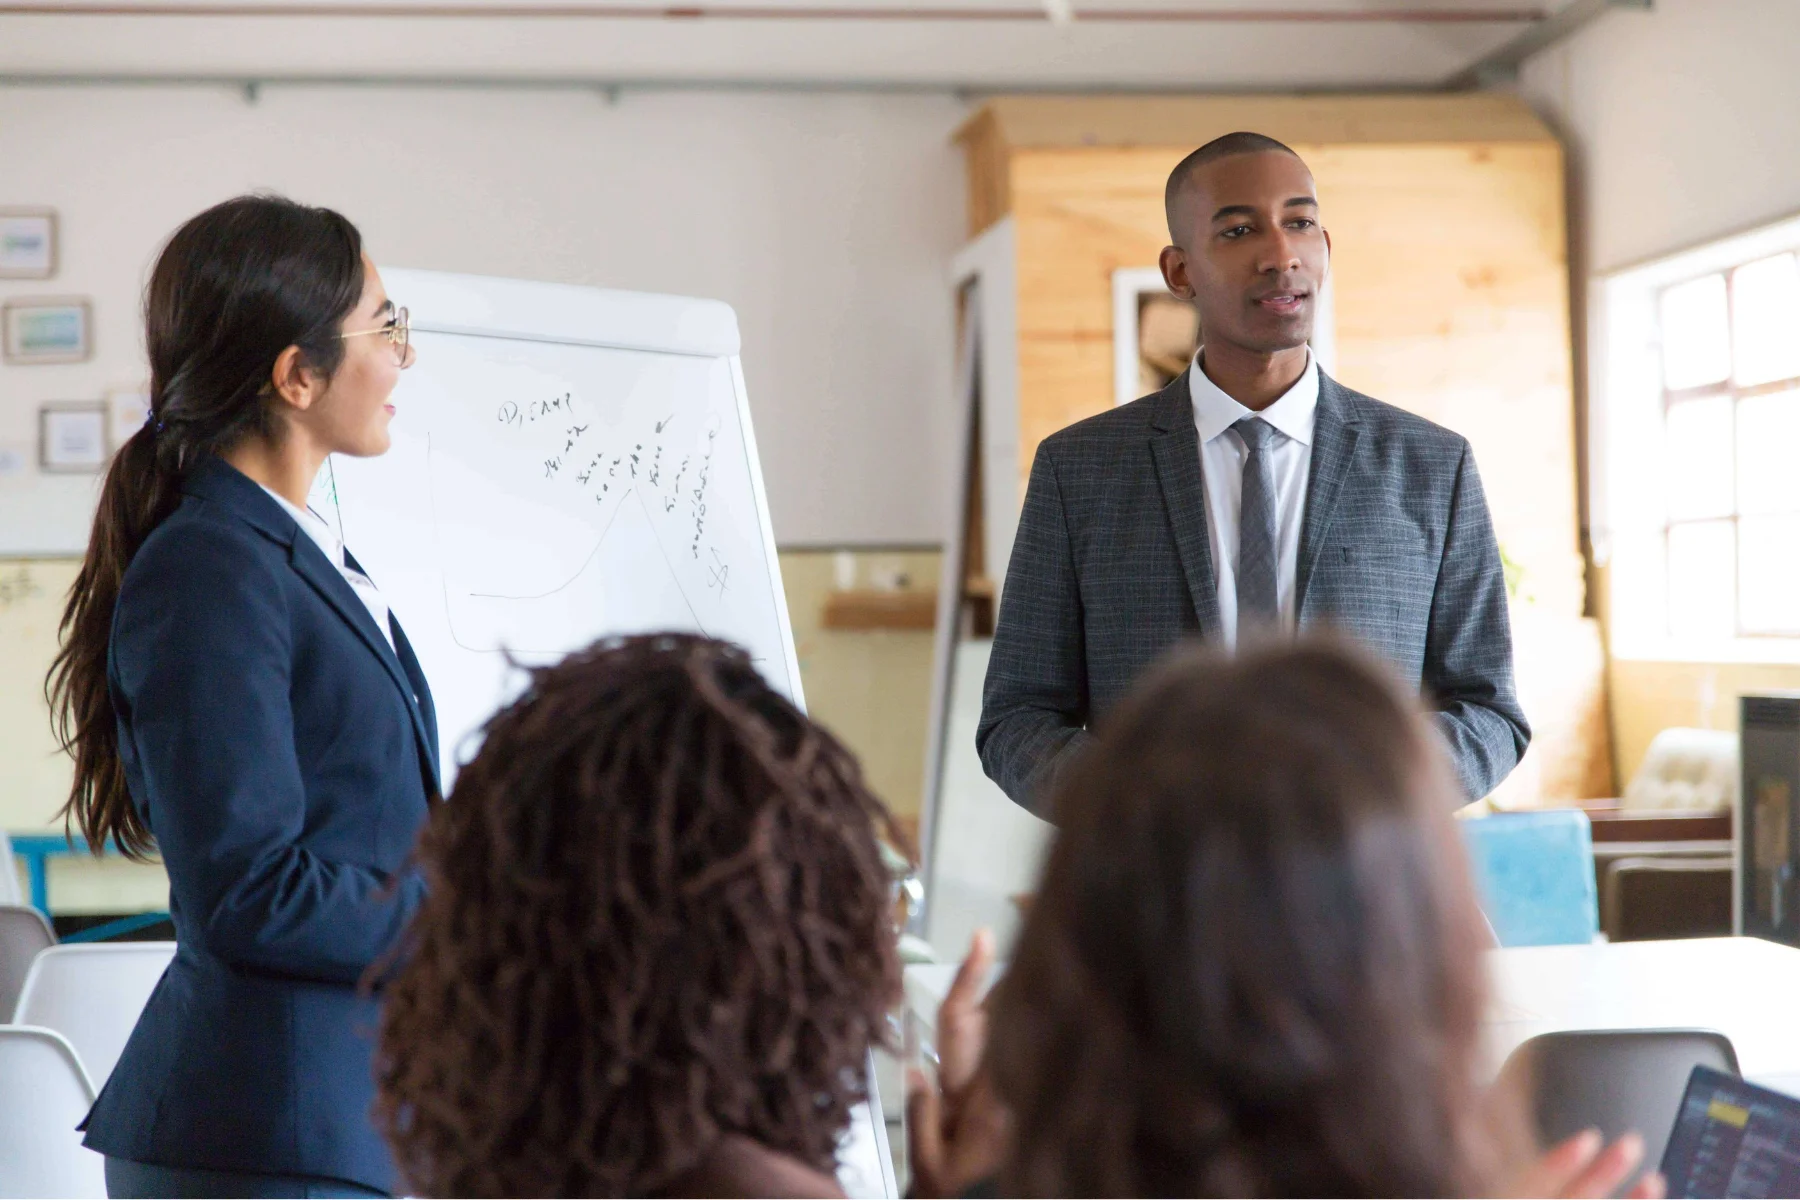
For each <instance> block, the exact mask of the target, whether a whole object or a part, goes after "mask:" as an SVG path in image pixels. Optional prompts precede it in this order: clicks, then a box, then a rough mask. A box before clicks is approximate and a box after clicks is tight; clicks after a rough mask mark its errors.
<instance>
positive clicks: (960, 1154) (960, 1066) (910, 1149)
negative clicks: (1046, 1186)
mask: <svg viewBox="0 0 1800 1200" xmlns="http://www.w3.org/2000/svg"><path fill="white" fill-rule="evenodd" d="M993 965H994V939H993V936H992V935H991V934H990V933H988V931H987V930H985V929H983V930H980V931H979V932H977V933H976V934H975V938H974V940H973V941H972V942H971V943H970V944H969V953H968V956H967V957H966V958H964V959H963V963H962V966H961V967H960V968H958V970H957V972H956V978H955V980H954V981H953V982H952V983H951V984H950V990H949V991H948V992H947V993H945V995H944V1001H943V1003H942V1004H940V1005H938V1018H937V1052H938V1081H937V1084H936V1086H933V1084H932V1082H931V1080H930V1078H929V1077H927V1076H926V1074H925V1072H923V1071H921V1070H919V1069H918V1068H916V1067H915V1068H913V1069H911V1070H909V1071H908V1072H907V1081H906V1092H907V1096H906V1142H907V1162H908V1165H909V1167H910V1168H911V1170H912V1187H911V1188H910V1189H909V1192H910V1194H911V1195H914V1196H936V1197H943V1196H960V1195H962V1194H963V1193H964V1192H966V1191H968V1190H969V1188H971V1187H973V1186H974V1185H976V1184H978V1183H981V1182H982V1181H983V1180H986V1179H991V1178H992V1177H993V1176H994V1174H995V1173H996V1172H998V1171H999V1169H1000V1159H1001V1156H1002V1154H1003V1153H1004V1149H1005V1144H1006V1114H1005V1111H1004V1110H1003V1109H1002V1108H1001V1106H1000V1102H999V1100H998V1099H997V1098H996V1097H995V1095H994V1089H993V1083H992V1081H991V1080H990V1079H989V1077H988V1073H987V1069H986V1066H985V1065H984V1063H983V1061H982V1059H983V1056H984V1054H985V1053H986V1051H987V1007H986V1004H985V1003H984V1002H983V1000H982V996H981V985H982V983H983V982H984V981H985V980H986V979H987V976H988V973H989V971H990V970H992V968H993Z"/></svg>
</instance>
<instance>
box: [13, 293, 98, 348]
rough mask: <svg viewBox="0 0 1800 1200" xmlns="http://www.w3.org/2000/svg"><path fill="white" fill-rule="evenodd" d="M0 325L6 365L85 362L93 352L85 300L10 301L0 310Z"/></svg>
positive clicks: (89, 316)
mask: <svg viewBox="0 0 1800 1200" xmlns="http://www.w3.org/2000/svg"><path fill="white" fill-rule="evenodd" d="M0 321H3V322H4V324H5V331H4V332H5V339H6V343H5V352H6V361H7V362H9V363H19V364H21V365H23V364H26V363H72V362H85V361H86V360H87V357H88V355H90V354H91V353H92V352H93V344H92V341H91V335H90V332H89V331H90V328H91V327H92V325H93V317H92V310H91V309H90V307H89V305H88V302H87V301H86V300H82V299H66V298H62V299H35V298H34V299H28V300H10V301H8V302H7V304H6V306H5V308H4V309H0Z"/></svg>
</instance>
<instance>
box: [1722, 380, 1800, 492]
mask: <svg viewBox="0 0 1800 1200" xmlns="http://www.w3.org/2000/svg"><path fill="white" fill-rule="evenodd" d="M1797 452H1800V390H1794V391H1786V392H1773V393H1771V394H1769V395H1766V396H1746V397H1745V398H1744V399H1742V400H1739V401H1738V409H1737V455H1738V456H1737V483H1738V511H1739V512H1746V513H1768V512H1800V470H1796V469H1795V460H1794V455H1795V454H1796V453H1797Z"/></svg>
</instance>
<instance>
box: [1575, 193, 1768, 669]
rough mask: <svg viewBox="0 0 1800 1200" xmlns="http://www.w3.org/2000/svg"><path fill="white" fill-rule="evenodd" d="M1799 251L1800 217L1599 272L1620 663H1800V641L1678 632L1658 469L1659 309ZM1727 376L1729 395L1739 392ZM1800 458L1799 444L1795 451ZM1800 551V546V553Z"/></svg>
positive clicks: (1605, 516)
mask: <svg viewBox="0 0 1800 1200" xmlns="http://www.w3.org/2000/svg"><path fill="white" fill-rule="evenodd" d="M1794 251H1800V215H1796V216H1793V217H1789V218H1787V219H1785V220H1782V221H1778V222H1775V223H1774V224H1772V225H1766V226H1763V227H1761V228H1758V229H1754V230H1750V231H1748V232H1746V233H1741V234H1737V235H1734V236H1731V237H1726V238H1722V239H1720V240H1718V241H1714V242H1709V243H1707V244H1705V245H1703V246H1698V247H1695V248H1693V249H1691V250H1686V251H1682V252H1680V253H1677V254H1672V255H1668V256H1666V257H1662V258H1658V259H1654V260H1652V261H1649V262H1645V263H1641V264H1638V265H1636V266H1632V267H1627V268H1624V269H1621V270H1618V271H1613V272H1609V273H1606V274H1603V275H1598V276H1596V277H1594V279H1593V280H1592V283H1591V286H1590V288H1589V292H1588V295H1589V321H1588V330H1589V339H1588V363H1589V371H1588V381H1589V385H1588V513H1589V534H1590V537H1591V539H1592V544H1593V548H1594V561H1595V562H1596V563H1597V564H1599V565H1601V566H1605V567H1607V568H1609V579H1610V592H1611V595H1610V596H1609V597H1608V610H1609V612H1610V615H1611V620H1610V622H1609V629H1608V635H1609V641H1610V643H1611V652H1612V656H1613V657H1614V658H1619V659H1627V660H1643V661H1661V662H1671V661H1672V662H1711V663H1733V662H1744V663H1758V662H1762V663H1800V637H1779V636H1769V635H1756V636H1748V637H1731V638H1713V639H1698V638H1678V637H1676V636H1675V635H1673V634H1672V633H1670V632H1669V624H1668V594H1667V593H1668V588H1667V560H1666V541H1665V539H1666V533H1667V526H1668V523H1667V521H1666V519H1665V518H1664V516H1663V499H1662V494H1661V491H1660V488H1661V483H1660V478H1659V477H1660V474H1661V465H1662V461H1663V443H1662V438H1663V421H1664V403H1665V392H1664V388H1663V375H1662V356H1661V346H1660V340H1659V334H1658V315H1657V304H1658V299H1659V297H1660V295H1661V293H1662V291H1663V290H1664V289H1665V288H1667V287H1670V286H1672V285H1674V284H1678V283H1683V282H1686V281H1687V280H1690V279H1694V278H1697V277H1699V276H1702V275H1710V274H1713V273H1716V272H1726V273H1729V272H1730V271H1731V270H1732V269H1733V268H1736V267H1740V266H1743V265H1744V264H1746V263H1750V262H1755V261H1756V260H1758V259H1763V258H1768V257H1771V256H1773V255H1777V254H1782V253H1788V252H1794ZM1731 388H1732V385H1731V384H1730V383H1729V381H1728V382H1727V383H1726V384H1725V385H1724V386H1723V388H1722V390H1726V391H1729V390H1731ZM1795 452H1796V454H1797V455H1800V446H1797V447H1795ZM1795 551H1796V553H1800V547H1796V548H1795Z"/></svg>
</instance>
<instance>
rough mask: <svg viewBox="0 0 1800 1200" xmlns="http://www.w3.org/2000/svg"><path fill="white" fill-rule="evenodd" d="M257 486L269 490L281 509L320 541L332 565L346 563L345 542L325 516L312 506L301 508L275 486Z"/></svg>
mask: <svg viewBox="0 0 1800 1200" xmlns="http://www.w3.org/2000/svg"><path fill="white" fill-rule="evenodd" d="M256 486H257V487H260V488H262V490H263V491H265V492H267V493H268V494H269V498H270V499H272V500H274V501H275V503H277V504H279V505H281V511H282V512H285V513H286V514H287V515H288V516H290V517H292V518H294V521H295V523H296V524H298V525H299V526H300V528H301V529H302V530H304V531H305V532H306V536H308V537H310V538H311V539H312V540H313V541H315V542H317V543H318V545H319V549H320V550H323V551H324V552H325V557H326V559H327V560H329V561H330V563H331V565H332V566H334V567H342V566H343V565H344V543H342V542H340V541H339V540H338V536H337V534H335V533H333V532H332V530H331V526H330V525H328V524H326V523H325V518H324V517H321V516H320V515H319V514H318V513H316V512H314V511H313V510H312V509H310V508H300V507H299V506H297V505H296V504H294V502H293V501H291V500H289V499H288V498H287V497H286V496H283V495H282V494H281V493H279V492H277V491H275V490H274V489H273V488H269V487H263V485H262V484H260V483H259V484H257V485H256Z"/></svg>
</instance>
